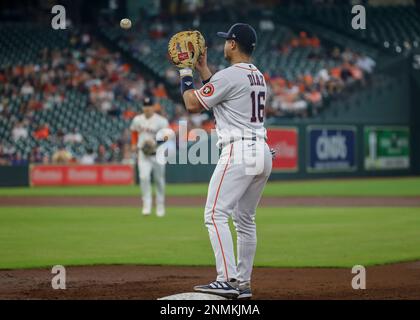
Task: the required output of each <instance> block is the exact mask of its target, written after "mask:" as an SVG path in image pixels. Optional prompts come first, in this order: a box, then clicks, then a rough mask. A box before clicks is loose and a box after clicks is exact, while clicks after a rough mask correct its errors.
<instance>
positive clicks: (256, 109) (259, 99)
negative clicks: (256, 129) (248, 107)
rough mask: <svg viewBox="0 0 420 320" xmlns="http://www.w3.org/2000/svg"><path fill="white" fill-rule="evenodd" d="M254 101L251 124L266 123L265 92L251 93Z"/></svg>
mask: <svg viewBox="0 0 420 320" xmlns="http://www.w3.org/2000/svg"><path fill="white" fill-rule="evenodd" d="M251 101H252V116H251V122H257V120H258V121H259V122H263V121H264V108H265V92H264V91H260V92H258V94H256V93H255V91H252V92H251Z"/></svg>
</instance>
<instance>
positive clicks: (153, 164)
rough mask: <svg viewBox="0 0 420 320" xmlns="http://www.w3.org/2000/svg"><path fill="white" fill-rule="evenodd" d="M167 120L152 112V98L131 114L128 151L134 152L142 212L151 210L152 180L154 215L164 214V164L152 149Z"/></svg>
mask: <svg viewBox="0 0 420 320" xmlns="http://www.w3.org/2000/svg"><path fill="white" fill-rule="evenodd" d="M168 127H169V123H168V120H167V119H166V118H164V117H162V116H161V115H159V114H157V113H155V110H154V103H153V101H152V98H149V97H146V98H145V99H144V101H143V113H142V114H140V115H137V116H135V117H134V119H133V121H132V123H131V126H130V130H131V146H132V150H133V151H136V152H137V153H138V158H137V159H138V169H139V177H140V186H141V190H142V195H143V210H142V213H143V215H146V216H147V215H150V214H151V212H152V188H151V177H150V175H151V174H152V172H153V178H154V181H155V183H156V214H157V216H158V217H163V216H164V215H165V164H162V163H159V162H158V161H157V159H156V149H157V147H158V145H159V144H161V143H163V142H164V141H165V139H157V138H160V137H159V134H158V133H159V132H161V130H162V129H165V128H168Z"/></svg>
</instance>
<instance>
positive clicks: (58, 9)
mask: <svg viewBox="0 0 420 320" xmlns="http://www.w3.org/2000/svg"><path fill="white" fill-rule="evenodd" d="M51 13H52V14H55V16H54V17H53V18H52V20H51V28H53V29H54V30H65V29H66V28H67V21H66V8H65V7H64V6H62V5H55V6H54V7H52V9H51Z"/></svg>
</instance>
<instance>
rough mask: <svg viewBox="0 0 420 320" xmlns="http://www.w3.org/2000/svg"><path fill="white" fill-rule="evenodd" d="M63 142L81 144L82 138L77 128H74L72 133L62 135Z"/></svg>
mask: <svg viewBox="0 0 420 320" xmlns="http://www.w3.org/2000/svg"><path fill="white" fill-rule="evenodd" d="M63 141H64V143H82V142H83V136H82V135H81V134H80V132H79V130H78V129H77V128H74V129H73V131H72V132H69V133H67V134H66V135H64V138H63Z"/></svg>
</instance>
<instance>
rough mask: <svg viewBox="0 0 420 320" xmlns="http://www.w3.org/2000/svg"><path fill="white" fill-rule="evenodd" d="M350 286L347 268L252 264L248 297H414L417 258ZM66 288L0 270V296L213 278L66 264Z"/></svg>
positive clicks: (188, 285) (86, 292)
mask: <svg viewBox="0 0 420 320" xmlns="http://www.w3.org/2000/svg"><path fill="white" fill-rule="evenodd" d="M366 270H367V272H366V290H354V289H353V288H352V286H351V280H352V277H353V276H354V275H353V274H352V273H351V270H350V269H345V268H343V269H341V268H338V269H337V268H256V269H255V271H254V278H253V293H254V299H420V262H409V263H400V264H393V265H384V266H375V267H369V268H367V269H366ZM66 275H67V288H66V290H53V289H52V287H51V279H52V277H53V275H52V274H51V270H50V269H31V270H1V271H0V299H157V298H160V297H164V296H168V295H172V294H176V293H182V292H191V291H192V288H193V286H194V285H196V284H204V283H207V282H209V281H212V280H213V279H214V277H215V270H214V268H213V267H163V266H87V267H67V268H66Z"/></svg>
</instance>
